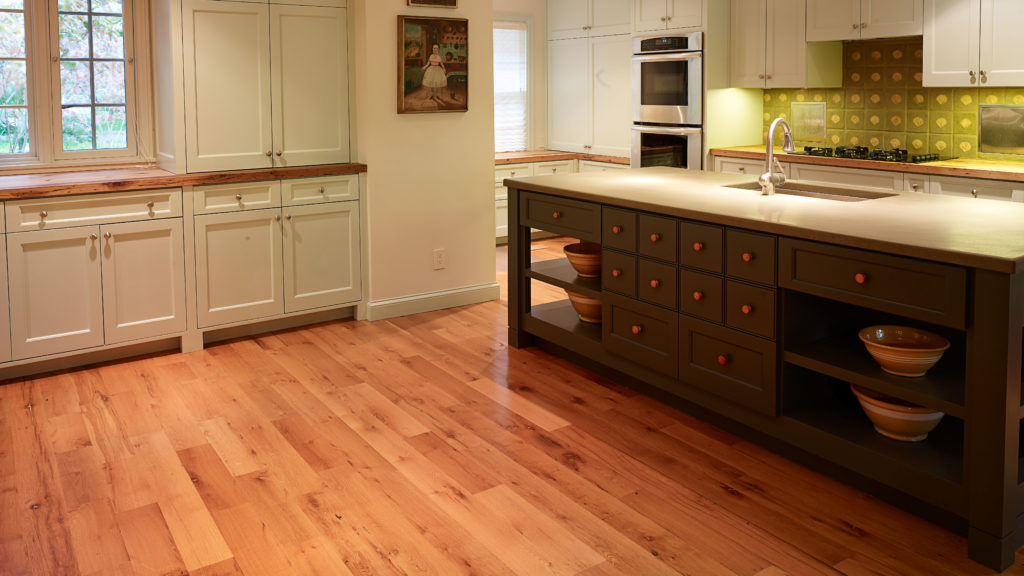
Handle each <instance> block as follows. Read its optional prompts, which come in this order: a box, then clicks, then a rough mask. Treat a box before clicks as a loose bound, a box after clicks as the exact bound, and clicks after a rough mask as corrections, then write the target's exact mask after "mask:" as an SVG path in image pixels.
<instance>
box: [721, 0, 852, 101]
mask: <svg viewBox="0 0 1024 576" xmlns="http://www.w3.org/2000/svg"><path fill="white" fill-rule="evenodd" d="M804 17H805V9H804V2H803V1H802V0H732V16H731V26H732V30H731V37H732V51H731V55H730V58H731V84H732V86H733V87H737V88H823V87H837V86H840V85H842V74H843V73H842V51H843V49H842V44H840V43H838V42H824V43H811V44H808V43H807V42H805V41H804V33H805V31H804Z"/></svg>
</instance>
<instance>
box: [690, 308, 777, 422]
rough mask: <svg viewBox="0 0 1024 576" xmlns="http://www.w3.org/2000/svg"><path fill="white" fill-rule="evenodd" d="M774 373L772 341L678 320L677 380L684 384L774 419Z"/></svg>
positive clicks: (773, 346)
mask: <svg viewBox="0 0 1024 576" xmlns="http://www.w3.org/2000/svg"><path fill="white" fill-rule="evenodd" d="M775 371H776V363H775V344H774V343H773V342H771V341H768V340H764V339H762V338H758V337H757V336H751V335H750V334H743V333H741V332H736V331H735V330H730V329H729V328H725V327H723V326H719V325H717V324H709V323H707V322H703V321H701V320H697V319H696V318H690V317H688V316H680V317H679V378H680V380H683V381H684V382H685V383H686V384H688V385H690V386H694V387H697V388H700V389H702V390H706V391H708V392H710V393H712V394H715V395H717V396H720V397H722V398H725V399H727V400H730V401H732V402H735V403H736V404H739V405H741V406H746V407H747V408H751V409H753V410H756V411H758V412H761V413H764V414H768V415H770V416H774V415H775V414H776V405H777V402H776V392H775V381H776V375H775Z"/></svg>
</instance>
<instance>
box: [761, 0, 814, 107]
mask: <svg viewBox="0 0 1024 576" xmlns="http://www.w3.org/2000/svg"><path fill="white" fill-rule="evenodd" d="M804 16H805V9H804V2H803V0H769V1H768V26H767V29H766V31H765V36H766V42H767V50H766V52H767V55H766V63H765V86H766V87H767V88H798V87H801V86H804V85H806V84H807V65H806V58H807V43H806V42H805V41H804V34H805V31H804Z"/></svg>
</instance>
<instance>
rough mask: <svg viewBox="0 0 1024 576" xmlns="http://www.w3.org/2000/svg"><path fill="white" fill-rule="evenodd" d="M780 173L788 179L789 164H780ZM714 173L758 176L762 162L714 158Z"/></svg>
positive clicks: (761, 171) (761, 170) (722, 157)
mask: <svg viewBox="0 0 1024 576" xmlns="http://www.w3.org/2000/svg"><path fill="white" fill-rule="evenodd" d="M780 165H781V166H782V171H783V172H785V173H786V178H789V163H788V162H780ZM714 166H715V172H725V173H727V174H746V175H747V176H754V177H757V176H760V175H761V174H762V173H764V160H754V159H751V158H730V157H728V156H715V161H714Z"/></svg>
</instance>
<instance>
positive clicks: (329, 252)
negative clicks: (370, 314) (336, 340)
mask: <svg viewBox="0 0 1024 576" xmlns="http://www.w3.org/2000/svg"><path fill="white" fill-rule="evenodd" d="M284 222H285V224H284V238H283V240H284V266H283V269H284V311H285V312H299V311H301V310H309V309H310V308H319V307H321V306H331V305H334V304H341V303H344V302H351V301H353V300H358V299H359V295H360V292H361V290H360V275H359V253H358V252H357V251H356V249H355V247H357V246H359V204H358V203H357V202H331V203H327V204H313V205H309V206H294V207H288V208H285V209H284Z"/></svg>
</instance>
